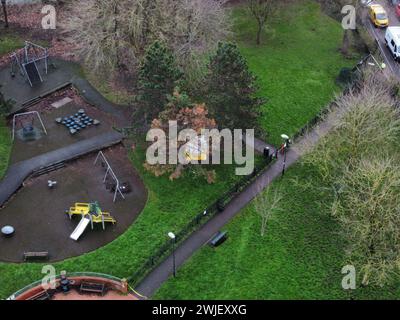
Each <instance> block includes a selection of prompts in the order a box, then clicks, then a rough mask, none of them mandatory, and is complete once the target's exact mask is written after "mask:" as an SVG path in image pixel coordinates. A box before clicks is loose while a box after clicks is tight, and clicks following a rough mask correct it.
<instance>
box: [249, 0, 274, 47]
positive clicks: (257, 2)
mask: <svg viewBox="0 0 400 320" xmlns="http://www.w3.org/2000/svg"><path fill="white" fill-rule="evenodd" d="M278 3H279V0H247V6H248V8H249V10H250V12H251V14H252V15H253V17H254V18H255V19H256V21H257V38H256V42H257V45H260V44H261V35H262V32H263V30H264V28H265V26H266V24H267V21H268V20H269V19H270V18H271V17H272V16H273V15H274V14H275V12H276V11H277V8H278Z"/></svg>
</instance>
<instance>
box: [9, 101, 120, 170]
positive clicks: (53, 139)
mask: <svg viewBox="0 0 400 320" xmlns="http://www.w3.org/2000/svg"><path fill="white" fill-rule="evenodd" d="M79 109H84V110H85V112H86V114H87V115H88V116H90V117H91V118H93V119H98V120H99V121H100V122H101V123H100V125H98V126H91V127H88V128H86V129H84V130H82V131H80V132H78V133H76V134H75V135H71V134H70V133H69V131H68V130H67V128H66V127H65V126H63V125H60V124H57V123H56V121H55V119H56V118H59V117H61V118H63V117H69V116H71V115H74V114H75V113H77V112H78V110H79ZM29 111H38V112H39V113H40V115H41V117H42V120H43V123H44V126H45V127H46V131H47V135H45V134H44V132H43V129H42V127H41V125H40V121H39V119H38V118H37V117H34V118H33V119H34V122H33V125H34V127H35V128H36V129H37V130H38V131H40V132H41V138H40V139H39V140H34V141H23V140H21V139H20V138H19V137H18V136H17V135H16V137H15V140H14V143H13V148H12V153H11V159H10V162H11V163H16V162H19V161H22V160H27V159H31V158H33V157H35V156H38V155H41V154H44V153H47V152H49V151H53V150H57V149H60V148H62V147H65V146H68V145H70V144H73V143H76V142H79V141H82V140H86V139H89V138H92V137H95V136H98V135H100V134H102V133H106V132H109V131H112V130H113V129H112V127H113V125H115V122H114V120H113V117H110V115H109V114H106V113H105V112H102V111H100V110H99V109H97V108H95V107H93V106H90V105H87V104H85V105H77V104H76V103H75V102H71V103H69V104H68V105H65V106H62V107H60V108H58V109H55V108H53V110H48V109H46V110H38V109H37V108H36V107H35V106H33V107H31V108H29ZM18 119H19V120H18ZM31 121H32V118H31V117H25V118H17V121H16V123H17V126H16V127H17V129H19V130H20V129H21V127H22V126H24V125H25V126H26V125H29V124H30V123H32V122H31ZM10 125H11V123H10Z"/></svg>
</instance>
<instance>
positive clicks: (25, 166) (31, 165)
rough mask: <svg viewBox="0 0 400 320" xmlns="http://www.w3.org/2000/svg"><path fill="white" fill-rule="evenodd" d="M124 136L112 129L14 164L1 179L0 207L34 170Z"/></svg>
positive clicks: (112, 142)
mask: <svg viewBox="0 0 400 320" xmlns="http://www.w3.org/2000/svg"><path fill="white" fill-rule="evenodd" d="M122 138H123V137H122V135H121V134H120V133H118V132H114V131H111V132H107V133H104V134H101V135H98V136H96V137H93V138H90V139H86V140H83V141H80V142H77V143H74V144H71V145H69V146H67V147H64V148H61V149H57V150H54V151H51V152H48V153H45V154H42V155H40V156H37V157H34V158H31V159H28V160H24V161H21V162H18V163H15V164H13V165H12V166H10V167H9V168H8V170H7V172H6V175H5V177H4V179H3V180H1V181H0V207H1V206H3V205H4V204H5V203H6V201H7V200H8V199H10V198H11V196H12V195H13V194H14V193H15V192H16V191H17V190H18V189H19V188H20V187H21V186H22V184H23V183H24V181H25V179H26V178H28V177H29V176H30V175H31V174H32V173H33V172H35V171H37V170H39V169H41V168H44V167H48V166H51V165H53V164H55V163H58V162H62V161H69V160H73V159H76V158H79V157H81V156H83V155H86V154H88V153H91V152H94V151H97V150H102V149H104V148H107V147H110V146H112V145H115V144H117V143H119V142H121V140H122Z"/></svg>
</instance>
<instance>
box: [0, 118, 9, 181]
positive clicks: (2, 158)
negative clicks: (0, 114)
mask: <svg viewBox="0 0 400 320" xmlns="http://www.w3.org/2000/svg"><path fill="white" fill-rule="evenodd" d="M10 152H11V137H10V130H9V129H8V127H7V126H6V124H5V121H4V120H3V119H0V179H1V178H2V177H3V175H4V173H5V171H6V169H7V167H8V161H9V157H10Z"/></svg>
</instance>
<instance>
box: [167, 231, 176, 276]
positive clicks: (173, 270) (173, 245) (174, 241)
mask: <svg viewBox="0 0 400 320" xmlns="http://www.w3.org/2000/svg"><path fill="white" fill-rule="evenodd" d="M168 237H169V238H170V239H172V273H173V275H174V277H176V263H175V244H176V236H175V234H174V233H173V232H169V233H168Z"/></svg>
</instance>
